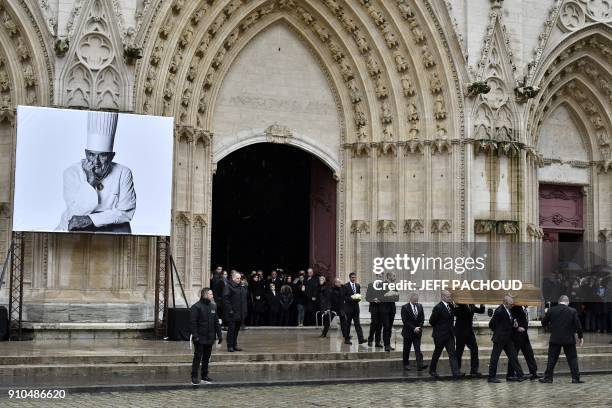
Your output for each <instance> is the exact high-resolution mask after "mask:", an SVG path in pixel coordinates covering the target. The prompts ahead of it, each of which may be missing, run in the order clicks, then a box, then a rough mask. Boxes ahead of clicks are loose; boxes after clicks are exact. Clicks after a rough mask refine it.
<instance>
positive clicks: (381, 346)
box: [374, 343, 384, 348]
mask: <svg viewBox="0 0 612 408" xmlns="http://www.w3.org/2000/svg"><path fill="white" fill-rule="evenodd" d="M374 347H376V348H383V347H384V346H383V345H382V344H380V343H376V344H375V345H374Z"/></svg>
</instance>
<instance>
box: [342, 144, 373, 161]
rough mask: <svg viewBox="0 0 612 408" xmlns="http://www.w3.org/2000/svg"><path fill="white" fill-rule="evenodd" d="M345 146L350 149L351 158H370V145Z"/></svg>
mask: <svg viewBox="0 0 612 408" xmlns="http://www.w3.org/2000/svg"><path fill="white" fill-rule="evenodd" d="M346 146H347V147H348V149H350V151H351V156H352V157H356V158H357V157H370V145H369V144H368V143H349V144H346Z"/></svg>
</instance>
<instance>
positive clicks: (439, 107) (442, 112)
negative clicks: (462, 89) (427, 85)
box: [434, 94, 446, 120]
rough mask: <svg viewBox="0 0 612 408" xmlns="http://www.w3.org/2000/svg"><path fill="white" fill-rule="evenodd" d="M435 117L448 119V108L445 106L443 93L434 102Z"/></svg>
mask: <svg viewBox="0 0 612 408" xmlns="http://www.w3.org/2000/svg"><path fill="white" fill-rule="evenodd" d="M434 117H435V118H436V119H437V120H442V119H446V108H445V107H444V97H443V96H442V95H441V94H438V96H436V100H435V102H434Z"/></svg>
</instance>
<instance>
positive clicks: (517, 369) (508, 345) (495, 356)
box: [489, 339, 523, 378]
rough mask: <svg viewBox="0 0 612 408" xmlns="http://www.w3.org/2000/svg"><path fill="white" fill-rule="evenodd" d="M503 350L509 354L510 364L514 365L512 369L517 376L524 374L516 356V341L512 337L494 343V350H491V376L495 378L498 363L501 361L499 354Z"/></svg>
mask: <svg viewBox="0 0 612 408" xmlns="http://www.w3.org/2000/svg"><path fill="white" fill-rule="evenodd" d="M502 350H503V351H504V352H505V353H506V356H508V365H509V366H510V367H512V371H513V372H514V373H515V374H516V376H517V377H522V376H523V369H522V368H521V364H520V363H519V361H518V358H517V356H516V350H515V349H514V343H513V342H512V340H511V339H508V340H507V341H505V342H503V343H501V342H499V343H493V350H491V360H490V361H489V378H495V376H496V375H497V363H498V362H499V356H500V355H501V352H502Z"/></svg>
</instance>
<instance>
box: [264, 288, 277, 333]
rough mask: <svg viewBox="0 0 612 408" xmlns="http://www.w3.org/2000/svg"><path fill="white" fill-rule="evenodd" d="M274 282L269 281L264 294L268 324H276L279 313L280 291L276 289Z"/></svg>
mask: <svg viewBox="0 0 612 408" xmlns="http://www.w3.org/2000/svg"><path fill="white" fill-rule="evenodd" d="M276 288H277V286H276V285H275V284H274V283H272V282H271V283H270V289H269V290H268V293H267V294H266V303H267V304H268V325H269V326H278V323H279V322H278V317H279V315H280V309H281V302H280V293H279V292H278V290H277V289H276Z"/></svg>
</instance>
